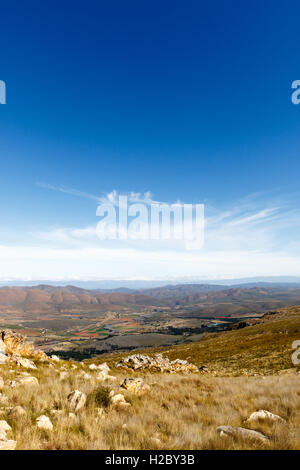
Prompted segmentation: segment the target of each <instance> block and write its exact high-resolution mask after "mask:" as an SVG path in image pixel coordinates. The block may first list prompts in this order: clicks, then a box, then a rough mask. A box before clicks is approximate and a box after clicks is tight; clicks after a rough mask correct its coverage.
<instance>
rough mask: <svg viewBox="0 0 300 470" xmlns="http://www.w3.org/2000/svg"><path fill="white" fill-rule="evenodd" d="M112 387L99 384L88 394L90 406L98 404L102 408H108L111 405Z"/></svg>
mask: <svg viewBox="0 0 300 470" xmlns="http://www.w3.org/2000/svg"><path fill="white" fill-rule="evenodd" d="M109 393H110V389H109V388H108V387H102V386H99V387H97V388H96V389H95V390H93V391H92V393H90V394H89V396H88V406H90V405H96V406H97V407H99V408H101V407H103V408H108V406H109V405H110V396H109Z"/></svg>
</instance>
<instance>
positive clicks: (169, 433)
mask: <svg viewBox="0 0 300 470" xmlns="http://www.w3.org/2000/svg"><path fill="white" fill-rule="evenodd" d="M299 312H300V308H293V309H288V310H281V311H280V312H278V313H277V314H274V315H269V316H265V317H264V318H262V320H261V323H260V324H257V325H253V326H247V327H246V328H243V329H238V330H234V331H228V332H225V333H219V334H211V335H207V337H206V338H204V340H203V341H201V342H199V343H197V344H195V343H190V344H186V345H180V346H176V347H172V348H171V349H170V348H169V349H168V350H166V348H165V349H163V348H160V351H161V352H163V353H165V354H166V355H167V356H168V357H169V358H170V359H175V358H181V359H187V360H188V361H190V362H194V363H196V364H197V365H199V366H201V365H203V364H205V365H206V366H207V367H208V372H204V371H202V372H200V373H194V374H184V373H173V374H170V373H159V372H157V373H151V371H143V372H142V371H138V370H137V371H135V372H131V373H129V372H128V371H126V370H123V369H120V368H116V367H115V362H116V360H118V359H119V358H120V357H121V356H126V355H127V354H125V353H123V354H111V355H109V356H106V357H104V356H99V357H97V358H94V359H91V360H88V361H84V362H80V363H78V362H77V363H76V362H75V361H59V362H56V361H53V360H52V361H51V360H49V361H46V362H40V361H35V365H36V367H37V368H36V369H29V370H27V371H26V372H25V371H24V369H22V368H20V367H18V366H16V365H14V364H13V363H11V362H8V363H5V364H2V365H0V376H1V377H2V379H3V380H2V386H1V388H2V390H1V394H2V395H1V396H0V412H1V413H0V414H1V416H0V420H5V421H6V422H7V423H8V424H9V425H10V426H11V430H10V431H8V438H9V439H14V440H15V441H16V448H17V449H130V450H131V449H170V450H172V449H298V450H299V449H300V431H299V430H300V414H299V409H300V386H299V374H298V373H297V368H296V367H293V366H292V363H291V353H292V349H291V344H292V342H293V341H294V340H297V339H300V322H299ZM154 352H157V349H156V350H152V351H151V350H149V349H147V350H146V351H145V353H146V354H151V353H154ZM104 360H107V362H108V363H109V365H110V366H111V370H110V372H109V373H110V378H108V379H107V380H103V381H102V380H99V378H98V372H97V370H95V369H93V368H92V369H91V368H90V366H91V364H92V363H94V364H101V363H103V362H104ZM246 374H247V375H248V376H246ZM254 374H256V375H254ZM28 375H30V376H31V377H35V378H36V379H37V380H38V385H34V386H32V387H31V386H27V385H18V386H15V387H12V386H11V381H17V380H18V377H23V378H24V377H25V378H28ZM127 377H134V378H138V377H142V378H143V380H144V383H145V384H147V385H148V386H149V388H148V391H147V392H146V393H144V394H143V395H137V394H135V393H132V392H130V391H129V390H125V389H124V388H120V384H121V383H122V381H123V380H124V379H125V378H127ZM74 390H79V391H80V392H82V393H84V394H85V395H86V397H87V400H86V403H85V404H84V406H83V407H82V408H81V409H80V410H78V411H77V412H74V413H71V414H70V413H69V411H70V410H69V409H68V398H67V397H68V395H69V394H70V392H72V391H74ZM117 394H122V395H123V397H124V399H125V401H126V402H127V403H129V404H130V405H129V406H126V407H125V408H121V409H118V408H115V407H114V406H113V404H112V398H111V396H112V395H114V396H115V395H117ZM16 406H17V407H22V412H21V413H20V410H16V409H15V407H16ZM260 409H264V410H267V411H269V412H271V413H275V414H277V415H279V416H280V417H282V418H283V419H284V420H285V421H284V422H276V423H272V422H265V421H263V422H261V421H258V422H252V423H249V422H246V419H247V418H248V417H249V416H250V414H251V413H253V412H255V411H257V410H260ZM99 412H100V413H99ZM41 415H45V416H47V417H49V419H50V420H51V422H52V425H53V428H52V429H49V430H45V429H40V428H39V427H38V426H37V421H36V420H37V418H38V417H40V416H41ZM222 425H225V426H226V425H229V426H239V427H244V428H248V429H252V430H256V431H259V432H262V433H263V434H264V435H265V436H266V437H267V438H268V439H267V442H266V443H261V442H258V441H251V440H245V439H242V438H232V437H224V436H220V435H219V434H218V432H217V427H218V426H222Z"/></svg>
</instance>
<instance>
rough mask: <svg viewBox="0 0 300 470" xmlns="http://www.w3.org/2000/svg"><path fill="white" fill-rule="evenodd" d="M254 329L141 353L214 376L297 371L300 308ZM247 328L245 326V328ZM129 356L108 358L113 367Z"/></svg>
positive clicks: (276, 315)
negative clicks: (187, 363) (294, 346)
mask: <svg viewBox="0 0 300 470" xmlns="http://www.w3.org/2000/svg"><path fill="white" fill-rule="evenodd" d="M253 323H255V324H253V325H251V321H250V325H249V326H246V327H244V328H238V329H234V330H231V331H225V332H222V333H208V334H206V335H205V337H204V338H203V339H202V340H201V341H199V342H197V343H185V344H181V345H178V346H173V347H172V348H170V347H168V348H150V349H147V350H144V351H143V350H139V351H138V352H141V353H145V354H153V353H157V352H161V353H164V354H167V355H168V357H169V358H170V359H176V358H180V359H185V360H188V361H191V362H193V363H194V364H196V365H197V366H198V367H202V366H203V365H205V366H206V367H207V368H208V370H209V373H211V374H213V375H225V376H226V375H228V376H232V375H252V374H258V375H271V374H274V373H281V372H282V371H284V370H289V369H291V370H292V371H295V368H293V364H292V361H291V356H292V353H293V350H292V343H293V342H294V341H296V340H300V306H298V307H291V308H287V309H280V310H278V311H276V312H272V313H267V314H266V315H264V316H263V317H262V319H261V320H258V319H257V320H255V321H253ZM245 324H246V325H247V323H245V322H241V324H240V325H241V326H242V327H243V326H244V325H245ZM124 354H125V353H123V354H120V353H115V354H112V355H108V356H107V357H106V359H107V360H108V361H109V363H110V364H113V363H114V362H115V361H117V360H119V358H121V357H123V356H124Z"/></svg>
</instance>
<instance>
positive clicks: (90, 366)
mask: <svg viewBox="0 0 300 470" xmlns="http://www.w3.org/2000/svg"><path fill="white" fill-rule="evenodd" d="M89 369H90V370H97V369H98V367H97V366H96V364H90V365H89Z"/></svg>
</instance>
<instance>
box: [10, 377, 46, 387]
mask: <svg viewBox="0 0 300 470" xmlns="http://www.w3.org/2000/svg"><path fill="white" fill-rule="evenodd" d="M19 385H28V386H38V385H39V381H38V379H37V378H36V377H32V376H31V375H29V376H25V377H17V378H16V380H12V381H11V382H10V383H9V386H10V387H13V388H14V387H17V386H19Z"/></svg>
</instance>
